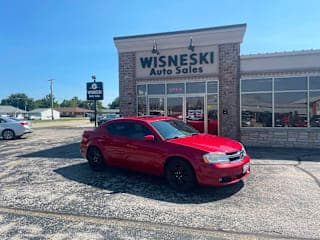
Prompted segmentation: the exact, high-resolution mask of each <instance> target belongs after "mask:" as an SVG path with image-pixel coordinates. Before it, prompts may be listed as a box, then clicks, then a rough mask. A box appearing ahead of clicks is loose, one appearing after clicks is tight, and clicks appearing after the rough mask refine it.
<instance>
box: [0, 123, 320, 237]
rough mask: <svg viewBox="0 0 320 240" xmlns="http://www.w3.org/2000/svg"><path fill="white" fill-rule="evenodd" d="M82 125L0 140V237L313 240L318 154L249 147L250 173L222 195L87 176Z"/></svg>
mask: <svg viewBox="0 0 320 240" xmlns="http://www.w3.org/2000/svg"><path fill="white" fill-rule="evenodd" d="M83 130H84V128H80V127H75V128H43V129H36V130H35V131H34V133H33V134H31V135H29V136H27V137H26V138H22V139H17V140H14V141H3V140H0V239H320V203H319V201H320V151H319V150H307V149H303V150H288V149H267V148H266V149H264V148H249V149H248V152H249V154H250V155H251V157H252V166H251V169H252V174H251V175H250V176H249V178H248V179H246V180H245V181H243V182H240V183H238V184H235V185H232V186H229V187H222V188H198V189H196V190H195V191H194V192H192V193H177V192H174V191H173V190H171V189H170V188H169V187H168V186H167V185H166V183H165V181H164V180H163V179H162V178H157V177H152V176H147V175H143V174H140V173H133V172H129V171H125V170H120V169H114V168H111V169H110V168H109V169H107V170H106V171H104V172H102V173H96V172H93V171H91V170H90V169H89V166H88V165H87V163H86V161H85V160H84V159H82V158H81V156H80V154H79V141H80V139H81V133H82V131H83Z"/></svg>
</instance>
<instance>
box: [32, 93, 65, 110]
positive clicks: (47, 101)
mask: <svg viewBox="0 0 320 240" xmlns="http://www.w3.org/2000/svg"><path fill="white" fill-rule="evenodd" d="M50 96H51V95H50V94H48V95H46V96H45V97H44V98H42V99H38V100H36V101H35V102H34V108H51V97H50ZM53 107H59V104H58V102H57V101H56V100H55V97H54V96H53Z"/></svg>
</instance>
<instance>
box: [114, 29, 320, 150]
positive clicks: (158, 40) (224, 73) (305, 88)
mask: <svg viewBox="0 0 320 240" xmlns="http://www.w3.org/2000/svg"><path fill="white" fill-rule="evenodd" d="M245 30H246V25H245V24H239V25H231V26H222V27H213V28H205V29H195V30H187V31H178V32H167V33H156V34H147V35H137V36H125V37H115V38H114V41H115V45H116V47H117V49H118V53H119V96H120V113H121V114H122V115H123V116H128V115H166V116H173V117H176V118H178V119H181V120H183V121H186V122H187V123H188V124H189V125H191V126H193V127H195V128H196V129H198V130H200V131H201V132H208V133H212V134H219V135H222V136H226V137H230V138H234V139H238V140H241V141H242V142H244V143H245V144H247V145H251V146H275V147H282V146H286V147H320V128H319V127H320V51H319V50H309V51H294V52H283V53H269V54H254V55H242V56H240V44H241V42H242V40H243V37H244V34H245Z"/></svg>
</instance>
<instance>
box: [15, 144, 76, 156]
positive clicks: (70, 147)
mask: <svg viewBox="0 0 320 240" xmlns="http://www.w3.org/2000/svg"><path fill="white" fill-rule="evenodd" d="M19 157H24V158H82V156H81V154H80V143H79V142H76V143H71V144H67V145H63V146H58V147H53V148H49V149H45V150H40V151H37V152H32V153H28V154H24V155H20V156H19Z"/></svg>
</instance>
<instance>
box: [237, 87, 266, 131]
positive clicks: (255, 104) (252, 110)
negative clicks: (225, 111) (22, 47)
mask: <svg viewBox="0 0 320 240" xmlns="http://www.w3.org/2000/svg"><path fill="white" fill-rule="evenodd" d="M241 103H242V106H241V126H242V127H272V93H250V94H242V95H241Z"/></svg>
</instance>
